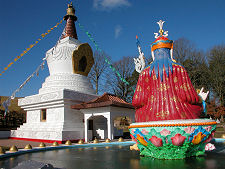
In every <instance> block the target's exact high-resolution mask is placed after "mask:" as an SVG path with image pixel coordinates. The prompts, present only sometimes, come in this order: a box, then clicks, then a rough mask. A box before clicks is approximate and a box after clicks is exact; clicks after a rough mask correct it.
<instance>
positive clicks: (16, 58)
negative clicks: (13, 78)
mask: <svg viewBox="0 0 225 169" xmlns="http://www.w3.org/2000/svg"><path fill="white" fill-rule="evenodd" d="M62 21H63V20H61V21H60V22H58V23H57V24H56V25H55V26H54V27H52V28H50V29H49V30H48V31H47V32H46V33H42V34H41V38H38V39H37V40H36V41H35V42H34V43H33V44H31V45H29V47H28V48H26V49H25V50H24V51H23V52H22V53H21V54H20V55H18V56H16V57H15V58H14V59H13V61H12V62H10V63H9V64H8V65H7V66H6V67H5V68H4V70H3V71H0V76H2V74H3V73H5V72H6V71H7V70H8V69H9V68H10V67H11V66H12V65H13V64H14V63H15V62H16V61H17V60H19V59H20V58H21V57H22V56H23V55H25V54H26V53H27V52H28V51H29V50H30V49H32V48H33V47H34V46H35V45H37V44H38V42H40V41H41V40H42V39H43V38H44V37H45V36H46V35H48V34H49V33H50V32H51V31H52V30H53V29H55V28H57V27H58V25H59V24H61V23H62Z"/></svg>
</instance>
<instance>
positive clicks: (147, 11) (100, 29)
mask: <svg viewBox="0 0 225 169" xmlns="http://www.w3.org/2000/svg"><path fill="white" fill-rule="evenodd" d="M69 2H70V1H68V0H37V1H34V0H32V1H31V0H20V1H18V0H11V1H5V0H0V21H1V26H0V37H1V38H0V49H1V52H0V72H1V71H3V69H4V67H6V66H7V65H8V64H9V63H10V62H11V61H13V59H14V58H15V57H16V56H17V55H19V54H20V53H21V52H22V51H24V50H25V48H27V47H28V46H29V45H30V44H32V43H34V42H35V40H37V39H38V38H39V37H40V35H41V34H42V33H45V32H46V31H47V30H48V29H49V28H51V27H53V26H54V25H55V24H56V23H57V22H59V21H60V20H61V19H62V18H63V16H64V15H65V14H66V9H67V4H68V3H69ZM72 2H73V4H74V7H75V9H76V16H77V17H78V20H79V22H80V23H81V24H82V25H84V27H85V29H86V30H88V31H89V32H90V33H91V34H92V35H93V36H94V38H95V40H96V41H97V43H98V44H99V45H100V47H101V48H102V49H103V50H104V51H105V52H106V53H107V54H108V55H110V56H111V57H112V59H113V61H117V60H119V59H121V58H122V57H123V56H134V57H135V56H136V55H137V54H138V52H137V48H136V44H135V42H136V39H135V36H136V35H138V36H139V39H140V42H141V45H142V48H143V52H144V53H145V55H146V56H149V55H150V47H149V45H150V44H151V42H153V41H154V34H153V33H154V32H158V25H157V24H156V22H157V21H159V20H160V19H162V20H165V21H166V22H165V24H164V30H168V31H169V36H168V37H169V39H171V40H176V39H178V38H181V37H185V38H187V39H189V40H191V41H192V42H193V43H194V44H195V45H196V46H197V48H199V49H201V50H203V51H207V50H208V49H210V48H211V47H213V46H214V45H218V44H222V43H223V44H224V42H225V40H224V28H225V1H224V0H214V1H212V0H198V1H196V0H188V1H187V0H170V1H168V0H160V1H153V0H73V1H72ZM64 25H65V22H63V23H62V24H61V25H60V26H59V27H58V28H57V29H55V30H53V31H52V32H51V33H50V34H48V35H47V36H46V37H45V38H44V39H43V40H41V41H40V42H39V43H38V44H37V45H36V46H35V47H34V48H32V49H31V50H30V51H29V52H28V53H27V54H25V55H24V56H23V57H22V58H21V59H19V60H18V61H17V62H16V63H15V64H13V65H12V66H11V68H9V69H8V70H7V71H6V72H5V73H4V74H3V75H2V76H0V95H1V96H9V95H11V93H12V92H13V91H14V90H16V89H17V88H18V87H19V86H20V85H21V84H22V83H23V81H25V80H26V78H27V77H28V76H29V75H30V74H31V73H32V72H34V71H35V69H36V67H37V66H38V65H39V64H40V63H41V61H42V58H44V57H45V52H46V51H47V50H48V49H50V48H51V47H53V46H54V45H55V43H56V41H57V39H58V38H59V36H60V35H61V32H62V30H63V28H64ZM76 27H77V32H78V39H79V40H80V41H82V42H88V43H89V44H90V45H91V46H92V49H93V50H95V48H94V45H93V44H92V43H91V42H90V41H89V40H88V38H87V36H86V35H85V34H84V32H82V31H81V30H80V29H79V27H78V26H76ZM48 75H49V73H48V68H47V66H46V67H45V69H44V70H43V71H41V72H40V74H39V76H38V77H36V76H35V77H33V78H32V80H31V81H30V82H29V83H28V84H27V85H26V86H25V87H24V88H23V89H22V90H21V91H20V92H19V93H18V94H17V95H16V96H27V95H32V94H37V93H38V89H39V88H40V87H41V84H42V83H43V82H44V80H45V78H46V77H47V76H48Z"/></svg>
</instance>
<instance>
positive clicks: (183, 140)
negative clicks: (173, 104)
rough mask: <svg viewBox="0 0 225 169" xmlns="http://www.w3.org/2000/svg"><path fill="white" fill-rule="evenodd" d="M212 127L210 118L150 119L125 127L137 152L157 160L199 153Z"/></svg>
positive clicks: (207, 140) (211, 131)
mask: <svg viewBox="0 0 225 169" xmlns="http://www.w3.org/2000/svg"><path fill="white" fill-rule="evenodd" d="M215 129H216V122H215V121H214V120H210V119H191V120H165V121H152V122H144V123H133V124H131V125H130V126H129V130H130V134H131V137H132V138H133V139H134V140H135V141H136V143H137V145H138V148H139V150H140V155H143V156H150V157H154V158H158V159H182V158H186V157H191V156H199V155H203V154H204V152H205V145H206V144H207V143H208V142H209V141H210V140H211V139H212V138H213V136H214V132H215Z"/></svg>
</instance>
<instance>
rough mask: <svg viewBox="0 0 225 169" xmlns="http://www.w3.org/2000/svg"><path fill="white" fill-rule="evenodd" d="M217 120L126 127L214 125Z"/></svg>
mask: <svg viewBox="0 0 225 169" xmlns="http://www.w3.org/2000/svg"><path fill="white" fill-rule="evenodd" d="M214 124H217V122H205V123H183V124H145V125H144V124H142V125H133V126H129V127H128V128H142V127H173V126H203V125H214Z"/></svg>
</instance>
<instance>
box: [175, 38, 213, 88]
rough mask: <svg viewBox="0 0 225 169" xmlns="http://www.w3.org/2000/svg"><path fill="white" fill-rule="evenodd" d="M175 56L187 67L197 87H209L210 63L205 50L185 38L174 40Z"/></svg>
mask: <svg viewBox="0 0 225 169" xmlns="http://www.w3.org/2000/svg"><path fill="white" fill-rule="evenodd" d="M174 58H175V60H176V61H177V62H178V63H180V64H181V65H182V66H184V67H185V69H186V70H187V72H188V74H189V77H190V79H191V82H192V84H193V85H194V87H195V88H201V87H204V88H205V89H209V88H210V85H209V78H208V65H207V58H206V57H205V54H204V52H202V51H200V50H198V49H197V48H196V47H195V45H194V44H193V43H192V42H191V41H189V40H188V39H185V38H180V39H178V40H176V41H175V42H174Z"/></svg>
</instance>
